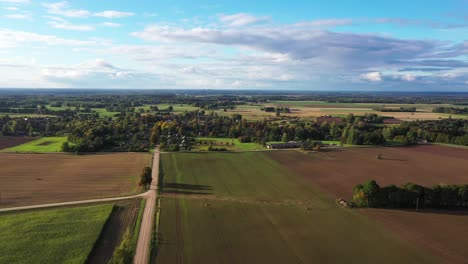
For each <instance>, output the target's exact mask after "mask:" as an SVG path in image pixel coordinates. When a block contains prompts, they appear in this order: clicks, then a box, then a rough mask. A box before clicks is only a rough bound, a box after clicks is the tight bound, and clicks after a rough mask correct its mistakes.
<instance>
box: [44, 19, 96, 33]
mask: <svg viewBox="0 0 468 264" xmlns="http://www.w3.org/2000/svg"><path fill="white" fill-rule="evenodd" d="M47 24H49V25H50V26H51V27H53V28H57V29H66V30H73V31H93V30H94V27H93V26H91V25H74V24H71V23H70V22H68V21H66V20H64V19H61V18H52V21H49V22H48V23H47Z"/></svg>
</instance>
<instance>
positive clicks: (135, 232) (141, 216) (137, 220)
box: [132, 199, 146, 247]
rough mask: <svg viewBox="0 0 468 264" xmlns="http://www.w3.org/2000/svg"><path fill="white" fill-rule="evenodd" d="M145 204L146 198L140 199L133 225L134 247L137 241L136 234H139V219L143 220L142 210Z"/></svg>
mask: <svg viewBox="0 0 468 264" xmlns="http://www.w3.org/2000/svg"><path fill="white" fill-rule="evenodd" d="M145 206H146V200H145V199H143V200H141V203H140V209H138V216H137V219H136V222H135V227H134V228H133V234H132V243H133V244H135V247H136V244H137V241H138V236H139V235H140V228H141V221H142V220H143V212H144V211H145Z"/></svg>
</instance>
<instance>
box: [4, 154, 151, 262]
mask: <svg viewBox="0 0 468 264" xmlns="http://www.w3.org/2000/svg"><path fill="white" fill-rule="evenodd" d="M159 155H160V152H159V150H155V152H154V157H153V168H152V177H153V181H152V182H151V185H150V189H149V191H147V192H145V193H141V194H137V195H130V196H122V197H113V198H102V199H90V200H81V201H71V202H62V203H50V204H39V205H30V206H20V207H11V208H2V209H0V212H10V211H20V210H30V209H41V208H50V207H58V206H67V205H79V204H89V203H102V202H112V201H120V200H127V199H134V198H143V199H145V198H146V199H147V202H146V205H145V211H144V212H143V219H142V221H141V228H140V234H139V236H138V242H137V247H136V252H135V258H134V263H135V264H142V263H144V264H146V263H148V261H149V255H150V252H149V251H150V242H151V235H152V230H153V221H154V211H155V207H156V191H157V189H158V178H159Z"/></svg>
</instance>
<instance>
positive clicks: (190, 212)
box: [156, 152, 436, 263]
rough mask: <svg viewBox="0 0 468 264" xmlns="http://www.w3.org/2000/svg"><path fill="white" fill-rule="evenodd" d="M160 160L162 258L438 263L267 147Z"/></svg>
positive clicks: (163, 260) (182, 260)
mask: <svg viewBox="0 0 468 264" xmlns="http://www.w3.org/2000/svg"><path fill="white" fill-rule="evenodd" d="M162 164H163V167H164V172H165V176H164V185H163V191H162V192H163V198H162V203H161V223H160V226H159V232H160V236H161V239H162V241H164V243H161V244H160V245H159V248H158V254H157V257H156V262H157V263H175V262H179V263H223V262H225V261H226V260H230V261H232V262H234V263H297V262H302V263H316V262H318V263H357V262H359V263H432V262H436V260H434V259H432V258H431V256H429V255H427V254H426V252H422V251H420V250H419V249H417V248H415V247H414V246H413V245H411V244H409V243H407V242H406V241H403V240H402V239H400V238H398V237H396V236H395V235H393V234H392V233H391V232H389V231H387V229H385V228H383V227H381V226H379V225H378V224H376V223H375V222H373V221H371V220H369V219H368V218H367V217H366V216H364V215H362V214H360V213H359V212H357V211H355V210H350V209H343V208H340V207H339V206H337V205H336V204H335V202H334V199H333V198H330V197H328V196H326V195H324V194H323V193H322V192H320V191H318V190H317V189H315V188H314V187H313V186H312V185H311V184H310V182H308V181H306V180H305V179H303V178H301V177H298V176H297V175H294V174H292V173H291V172H290V171H288V169H287V168H286V167H284V165H281V164H279V163H278V162H276V161H273V160H272V159H271V158H269V157H268V156H267V154H265V152H243V153H170V154H163V155H162ZM311 173H313V171H311ZM174 194H177V196H174ZM206 241H209V243H206Z"/></svg>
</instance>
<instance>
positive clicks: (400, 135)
mask: <svg viewBox="0 0 468 264" xmlns="http://www.w3.org/2000/svg"><path fill="white" fill-rule="evenodd" d="M467 131H468V120H462V119H441V120H434V121H414V122H405V123H402V124H400V125H398V126H392V127H387V128H385V129H383V131H382V133H383V136H384V137H385V138H386V139H387V140H396V141H400V142H401V143H404V144H406V145H411V144H417V143H418V142H419V141H421V140H425V141H427V142H437V143H446V144H455V145H463V146H468V133H467Z"/></svg>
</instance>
